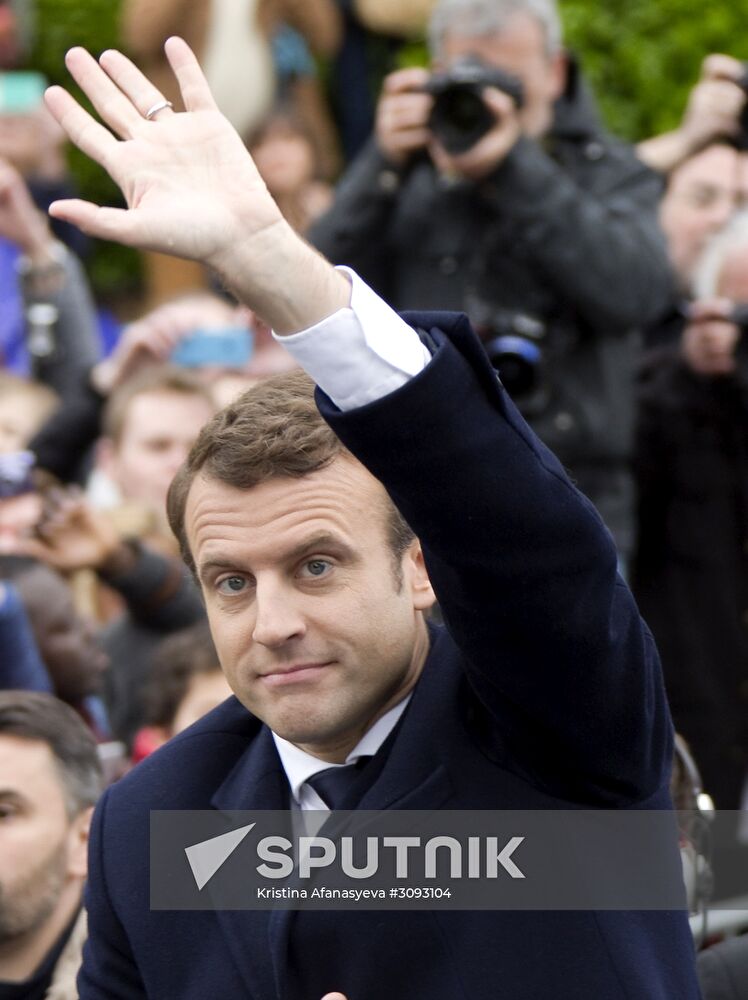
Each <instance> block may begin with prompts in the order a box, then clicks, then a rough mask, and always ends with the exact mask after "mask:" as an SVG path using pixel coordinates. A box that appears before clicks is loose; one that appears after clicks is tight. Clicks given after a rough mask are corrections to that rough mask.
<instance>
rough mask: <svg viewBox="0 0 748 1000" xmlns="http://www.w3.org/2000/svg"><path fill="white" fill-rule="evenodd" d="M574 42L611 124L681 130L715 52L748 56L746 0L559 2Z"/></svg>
mask: <svg viewBox="0 0 748 1000" xmlns="http://www.w3.org/2000/svg"><path fill="white" fill-rule="evenodd" d="M560 6H561V13H562V17H563V21H564V26H565V31H566V39H567V43H568V45H569V46H570V47H571V48H572V49H574V51H576V52H577V53H578V54H579V55H580V57H581V59H582V62H583V64H584V69H585V73H586V74H587V77H588V79H589V80H590V82H591V84H592V87H593V89H594V91H595V94H596V95H597V98H598V102H599V104H600V107H601V110H602V112H603V117H604V118H605V121H606V123H607V124H608V126H609V127H610V128H611V129H612V131H614V132H615V133H617V134H618V135H620V136H622V137H624V138H628V139H643V138H646V137H648V136H650V135H657V134H659V133H660V132H665V131H668V130H669V129H671V128H673V127H675V125H677V123H678V121H679V119H680V116H681V113H682V111H683V108H684V107H685V103H686V99H687V96H688V91H689V89H690V88H691V86H692V85H693V84H694V83H695V81H696V80H697V79H698V76H699V70H700V66H701V61H702V59H703V58H704V56H706V55H708V54H709V53H710V52H726V53H728V54H730V55H733V56H735V57H736V58H738V59H741V58H742V59H748V38H746V36H745V25H746V22H748V0H730V2H729V3H728V2H725V0H722V2H720V0H717V2H715V3H711V4H705V3H704V2H703V0H560Z"/></svg>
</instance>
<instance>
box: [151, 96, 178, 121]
mask: <svg viewBox="0 0 748 1000" xmlns="http://www.w3.org/2000/svg"><path fill="white" fill-rule="evenodd" d="M173 107H174V105H173V104H172V103H171V101H167V100H166V99H165V98H161V100H160V101H156V103H155V104H152V105H151V107H150V108H148V110H147V111H146V113H145V120H146V121H150V120H151V118H153V117H154V115H157V114H158V113H159V111H164V110H165V109H166V108H173Z"/></svg>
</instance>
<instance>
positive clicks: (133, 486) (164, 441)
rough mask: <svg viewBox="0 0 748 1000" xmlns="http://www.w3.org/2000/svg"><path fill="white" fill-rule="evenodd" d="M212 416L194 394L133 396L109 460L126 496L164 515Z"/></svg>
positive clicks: (107, 463) (109, 468) (109, 469)
mask: <svg viewBox="0 0 748 1000" xmlns="http://www.w3.org/2000/svg"><path fill="white" fill-rule="evenodd" d="M212 415H213V410H212V407H211V406H210V404H209V403H208V401H207V400H205V399H203V397H202V396H199V395H192V394H191V393H184V392H171V391H167V390H156V391H154V392H143V393H140V394H139V395H137V396H135V397H133V399H132V400H131V402H130V405H129V406H128V408H127V413H126V415H125V420H124V425H123V427H122V434H121V437H120V440H119V441H118V442H117V443H116V444H114V445H113V446H112V448H111V452H110V454H109V455H108V457H107V460H106V461H105V467H106V471H107V473H108V475H110V476H111V477H112V479H114V481H115V483H116V484H117V486H118V487H119V489H120V491H121V493H122V496H123V497H124V498H125V499H126V500H134V501H136V502H139V503H142V504H144V505H145V506H147V507H148V508H149V509H150V510H152V511H153V512H154V513H155V514H156V515H158V516H162V515H163V513H164V507H165V504H166V493H167V491H168V489H169V484H170V483H171V481H172V479H173V478H174V476H175V474H176V471H177V469H178V468H179V466H180V465H181V464H182V462H183V461H184V460H185V458H186V457H187V454H188V452H189V450H190V448H191V447H192V445H193V444H194V443H195V439H196V438H197V435H198V434H199V433H200V429H201V428H202V426H203V424H205V423H207V421H208V420H209V419H210V418H211V417H212Z"/></svg>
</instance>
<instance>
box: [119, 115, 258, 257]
mask: <svg viewBox="0 0 748 1000" xmlns="http://www.w3.org/2000/svg"><path fill="white" fill-rule="evenodd" d="M107 166H108V169H110V171H111V173H112V176H113V178H114V180H115V181H117V183H118V184H119V185H120V187H121V189H122V192H123V195H124V197H125V200H126V202H127V205H128V208H130V209H131V210H132V214H131V220H130V228H131V239H132V242H137V243H138V245H140V246H143V247H146V248H147V249H152V250H162V251H164V252H167V253H176V254H178V255H180V256H184V257H190V258H194V259H202V260H210V259H211V258H212V257H214V256H215V255H216V254H217V253H219V252H221V250H222V249H223V248H224V247H225V246H226V244H227V242H228V241H229V239H231V238H233V239H236V238H240V237H251V236H252V235H254V234H255V233H257V232H259V231H260V230H262V229H263V228H265V227H266V226H269V225H272V224H273V223H274V222H275V221H277V218H278V212H277V209H276V208H275V205H274V203H273V201H272V200H271V198H270V196H269V195H268V193H267V191H266V189H265V185H264V183H263V181H262V178H261V177H260V175H259V173H258V171H257V169H256V168H255V166H254V164H253V162H252V160H251V159H250V158H249V156H248V155H247V152H246V149H245V148H244V145H243V143H242V142H241V140H240V139H239V136H238V135H237V134H236V133H235V132H234V131H233V129H232V128H231V126H230V125H229V124H228V122H227V121H226V119H225V118H224V117H223V116H222V115H221V114H220V113H219V112H217V111H193V112H187V113H184V114H179V115H173V116H171V117H169V118H166V119H165V120H164V121H163V122H146V121H144V122H143V124H142V126H141V127H140V129H139V131H138V133H137V134H135V135H134V136H133V137H132V138H131V139H128V140H126V141H124V142H120V143H118V144H117V147H116V156H113V158H112V162H111V164H107ZM240 199H241V200H240ZM249 199H251V201H252V202H253V205H254V209H255V210H254V211H253V213H252V215H251V216H250V217H249V218H247V219H246V223H247V225H246V228H245V229H244V230H243V232H241V233H239V232H235V231H234V230H235V229H236V210H235V206H236V204H237V202H239V203H241V201H247V200H249ZM187 218H188V219H189V226H185V219H187Z"/></svg>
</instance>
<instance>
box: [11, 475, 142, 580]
mask: <svg viewBox="0 0 748 1000" xmlns="http://www.w3.org/2000/svg"><path fill="white" fill-rule="evenodd" d="M121 546H122V543H121V542H120V539H119V537H118V535H117V532H116V531H115V529H114V527H113V525H112V524H110V522H109V521H108V519H107V518H106V516H105V515H103V514H101V513H99V512H97V511H95V510H94V509H93V508H92V507H91V506H90V505H89V503H88V502H87V501H86V499H85V498H84V496H83V495H82V494H81V493H80V491H79V490H75V489H71V490H62V489H54V490H51V491H50V492H49V493H48V494H47V495H46V497H45V499H44V502H43V506H42V509H41V513H40V515H39V517H38V518H37V520H36V523H35V526H34V531H33V533H32V532H27V533H25V534H20V535H18V536H17V537H16V539H15V542H14V544H13V545H12V546H11V544H10V543H8V544H7V545H6V550H7V551H14V552H16V553H18V554H19V555H28V556H33V558H35V559H38V560H40V561H41V562H44V563H46V564H47V565H48V566H52V567H53V568H54V569H57V570H60V571H61V572H63V573H69V572H73V571H75V570H79V569H94V570H97V569H101V568H103V567H104V566H106V565H107V564H108V563H110V562H112V561H114V559H115V557H116V555H117V553H118V551H119V549H120V548H121Z"/></svg>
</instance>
